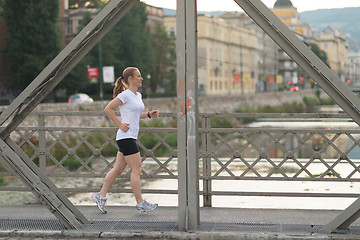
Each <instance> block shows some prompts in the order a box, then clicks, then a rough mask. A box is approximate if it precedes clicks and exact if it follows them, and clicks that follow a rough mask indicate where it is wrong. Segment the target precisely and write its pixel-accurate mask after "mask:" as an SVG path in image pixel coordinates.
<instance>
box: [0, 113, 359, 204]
mask: <svg viewBox="0 0 360 240" xmlns="http://www.w3.org/2000/svg"><path fill="white" fill-rule="evenodd" d="M29 118H30V119H29V120H25V121H24V123H23V124H22V126H19V127H18V128H17V129H16V131H14V132H13V133H12V134H11V138H12V139H13V140H14V141H15V142H16V143H17V144H18V145H19V146H20V147H21V148H22V149H23V150H24V151H25V152H26V153H27V155H28V156H29V157H30V158H31V159H32V160H33V161H34V162H35V163H36V164H37V165H38V166H39V167H40V169H42V171H44V172H45V173H46V174H47V175H48V176H49V177H51V178H52V179H55V180H57V181H56V182H58V183H59V188H60V189H61V190H62V191H64V192H65V193H80V192H94V191H97V190H98V188H99V186H97V185H96V186H95V185H91V184H88V185H85V186H84V185H79V186H76V184H75V182H76V181H77V180H79V179H83V180H82V181H88V182H91V181H89V180H90V179H92V178H103V177H105V175H106V173H107V172H108V171H109V170H110V169H111V167H112V166H113V164H114V161H115V155H116V151H117V145H116V142H115V134H116V129H115V128H114V127H109V126H111V123H110V121H109V120H106V117H105V116H104V114H103V113H102V112H42V113H33V114H32V115H31V116H29ZM199 119H200V121H199V134H200V136H199V141H200V142H199V148H200V149H199V164H200V165H199V169H200V173H199V178H200V180H201V181H202V190H201V191H200V192H199V194H200V195H202V196H203V205H204V206H211V205H212V197H213V196H289V197H358V194H356V193H346V192H341V193H333V192H318V193H316V192H303V191H302V192H295V191H291V192H275V191H256V190H255V191H244V190H235V189H234V190H231V191H226V190H223V189H216V188H214V187H213V183H214V182H215V181H222V182H226V181H248V180H249V181H287V182H289V183H290V182H294V181H304V182H308V181H310V182H324V181H326V182H347V183H349V182H360V169H359V168H360V165H359V164H360V148H359V146H360V143H359V142H360V130H359V129H358V126H357V125H356V124H355V123H354V122H353V121H351V120H350V119H349V118H348V117H347V115H345V114H277V113H276V114H275V113H274V114H265V113H261V114H250V113H237V114H235V113H234V114H200V118H199ZM152 121H155V122H152V123H153V124H152V125H153V126H157V127H147V126H148V125H149V124H150V122H145V121H144V122H143V127H142V128H141V130H140V134H139V138H138V144H139V148H140V151H141V156H142V161H143V172H142V178H144V179H151V180H158V181H161V180H166V179H177V177H178V176H177V147H176V146H177V143H176V138H177V137H176V136H177V135H176V134H177V129H176V114H174V113H166V114H161V115H160V118H159V119H158V120H152ZM92 125H96V126H98V127H93V126H92ZM318 125H321V127H318ZM324 126H325V129H324ZM11 175H13V173H11V172H7V171H6V169H5V166H3V168H2V171H1V172H0V178H1V177H6V176H11ZM129 176H130V170H126V173H124V174H122V175H120V176H119V178H120V179H122V180H123V181H127V180H128V179H129ZM64 178H67V179H69V178H71V179H74V186H61V179H64ZM0 191H29V189H27V188H25V187H10V186H2V187H0ZM110 191H111V192H123V193H130V192H131V189H130V188H126V187H123V188H112V189H111V190H110ZM143 192H144V193H152V194H177V190H176V189H143Z"/></svg>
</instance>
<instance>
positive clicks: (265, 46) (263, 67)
mask: <svg viewBox="0 0 360 240" xmlns="http://www.w3.org/2000/svg"><path fill="white" fill-rule="evenodd" d="M220 18H222V19H224V20H226V21H227V22H229V23H233V24H236V25H237V26H241V27H243V28H246V29H252V30H253V31H255V33H256V37H257V71H258V74H257V76H258V78H257V84H256V91H257V92H262V91H276V90H278V88H279V81H280V83H281V82H282V78H281V76H280V75H279V74H278V55H279V53H278V52H279V50H280V48H279V47H278V46H277V44H276V43H275V42H274V41H273V40H272V39H271V38H270V37H269V36H268V35H267V34H266V33H265V32H264V31H263V30H262V29H261V28H260V27H259V26H258V25H257V24H256V23H255V22H254V21H253V20H252V19H251V18H250V17H249V16H247V15H246V14H245V13H239V12H226V13H224V14H223V15H221V16H220ZM276 80H277V81H276Z"/></svg>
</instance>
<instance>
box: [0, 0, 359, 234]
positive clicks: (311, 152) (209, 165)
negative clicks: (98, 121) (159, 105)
mask: <svg viewBox="0 0 360 240" xmlns="http://www.w3.org/2000/svg"><path fill="white" fill-rule="evenodd" d="M235 2H236V3H237V4H238V5H239V6H241V7H242V8H243V9H244V11H245V12H246V13H247V14H248V15H249V16H250V17H251V18H252V19H253V20H254V21H255V22H256V23H257V24H258V25H259V26H260V27H262V28H263V29H264V31H265V32H266V33H267V34H268V35H269V36H270V37H271V38H273V40H274V41H275V42H276V43H277V44H278V45H280V46H281V47H282V48H283V49H284V50H285V51H286V52H287V54H288V55H289V56H290V57H292V58H293V59H294V60H295V61H296V62H297V63H298V64H299V66H300V67H301V68H303V69H304V70H305V71H306V72H307V73H308V74H309V75H310V76H311V77H312V78H313V79H314V80H316V82H317V83H318V84H319V86H321V87H322V89H323V90H324V91H325V92H326V93H327V94H328V95H329V96H330V97H332V98H333V99H334V100H335V102H336V103H337V104H338V105H339V106H340V107H341V108H342V109H343V110H344V112H345V113H346V116H342V118H344V117H345V118H346V117H347V118H350V119H351V120H352V121H353V122H355V123H356V124H360V115H359V109H360V102H359V99H358V98H357V97H356V96H355V95H354V94H353V93H352V91H351V90H350V89H349V88H348V87H347V86H346V85H345V84H344V83H343V82H341V81H340V79H339V78H338V77H337V76H336V75H335V74H334V73H333V72H332V71H331V70H330V69H329V68H328V67H327V66H326V65H325V64H324V63H323V62H321V60H319V59H318V58H317V57H316V56H315V54H314V53H312V52H311V50H310V49H309V48H308V47H307V46H305V44H304V43H303V42H301V40H300V39H298V38H297V37H296V36H295V35H294V34H293V33H292V32H291V31H290V30H289V29H288V28H287V27H286V26H285V25H284V24H283V23H282V22H281V21H280V20H279V19H278V18H277V17H276V16H275V15H273V14H272V13H271V11H270V10H269V9H268V8H267V7H266V6H265V5H264V4H262V2H261V1H250V0H235ZM136 3H137V1H136V0H129V1H122V0H112V1H111V2H109V4H108V5H107V6H106V7H105V8H104V9H103V10H102V11H101V12H100V13H99V14H98V15H97V16H96V17H95V18H94V19H93V20H92V21H91V22H90V23H89V24H88V25H87V26H86V27H85V28H84V30H83V31H82V32H80V33H79V34H78V35H77V37H76V38H74V40H73V41H72V42H71V43H69V44H68V45H67V46H66V47H65V48H64V50H63V51H62V52H61V53H60V54H59V55H58V56H57V57H56V58H55V59H54V60H53V61H52V62H51V63H50V64H49V65H48V66H47V67H46V68H45V69H44V70H43V72H41V73H40V74H39V76H38V77H37V78H35V79H34V81H33V82H32V83H31V84H30V85H29V86H28V87H27V88H26V89H25V90H24V91H23V92H22V93H21V94H20V95H19V96H18V98H17V99H15V100H14V102H12V104H11V105H9V107H8V108H7V109H6V110H5V111H3V112H2V114H1V115H0V122H1V127H2V128H1V132H0V137H1V139H0V146H1V160H2V161H1V164H2V165H3V167H4V168H5V169H6V171H7V172H8V173H11V174H13V175H16V176H17V177H19V179H20V180H21V181H22V182H23V183H24V185H25V186H26V187H27V190H31V191H32V192H33V193H34V195H35V196H36V197H37V198H38V199H39V201H40V203H41V204H43V205H44V206H46V207H47V208H48V209H49V210H50V212H51V213H53V215H54V216H55V217H56V219H57V220H58V221H59V222H60V223H61V225H62V226H63V227H64V228H66V229H76V230H79V231H80V230H81V229H86V226H89V225H92V226H94V222H91V220H89V219H88V218H87V217H86V216H85V215H84V214H83V213H82V212H81V211H79V209H78V208H77V207H76V206H74V205H73V204H72V203H71V202H70V201H69V199H68V198H67V197H66V196H65V195H64V194H63V192H62V190H61V188H59V187H58V186H56V185H55V184H54V183H53V181H51V180H50V177H75V176H77V175H78V174H80V173H81V174H80V176H81V177H84V176H83V174H82V172H81V171H83V170H84V171H86V172H88V173H90V176H91V177H102V176H103V174H104V172H105V171H107V170H108V169H109V168H110V167H111V162H110V163H109V162H108V161H107V160H106V159H105V157H104V156H103V155H102V150H103V149H104V148H105V147H106V145H107V144H111V145H114V143H113V142H112V138H113V136H108V135H107V134H106V131H109V130H112V131H114V129H103V128H95V130H91V129H88V132H87V133H85V132H83V131H85V130H83V129H79V128H71V127H70V128H69V127H67V128H66V129H57V128H56V127H55V128H52V127H46V121H44V119H45V117H46V116H45V115H47V114H48V113H40V114H39V119H40V120H39V125H38V126H37V127H34V128H32V127H30V126H25V128H26V129H21V127H20V125H21V123H22V122H23V121H24V120H25V119H26V118H27V117H28V116H30V115H31V113H32V111H33V110H34V108H35V107H36V106H37V105H38V104H39V103H40V102H41V101H42V99H43V98H44V97H45V96H46V95H47V94H48V93H49V92H50V91H51V90H52V89H53V88H54V87H55V86H56V85H57V84H58V83H59V82H60V81H61V80H62V79H63V77H64V76H65V75H66V74H67V73H68V72H69V71H70V70H71V69H72V68H73V67H74V66H75V65H76V63H77V62H78V61H80V59H81V58H82V57H83V56H84V55H85V54H86V53H87V52H88V51H89V50H90V49H91V48H92V47H93V46H95V44H96V43H97V42H98V41H99V40H100V39H101V38H102V37H103V36H104V35H105V34H106V33H107V32H108V31H109V29H111V27H112V26H114V24H116V22H118V21H119V20H120V19H121V17H122V16H123V15H124V14H126V12H127V11H128V10H129V9H131V7H132V6H133V5H134V4H136ZM177 9H178V14H177V31H178V34H177V36H178V37H177V58H178V62H177V79H178V112H177V113H176V114H175V116H176V123H177V124H176V131H175V130H174V129H172V130H170V129H168V130H167V131H168V132H165V133H164V132H163V133H161V131H163V130H161V129H157V128H155V129H152V130H151V131H150V132H149V134H152V135H154V136H155V138H156V139H158V143H157V144H155V146H152V147H151V148H146V147H145V145H143V144H140V147H141V149H142V150H143V151H144V152H143V154H144V158H143V160H144V161H145V159H150V160H151V159H152V161H154V164H157V165H158V166H156V165H155V173H156V174H158V173H160V172H165V175H164V174H158V175H159V176H160V178H164V179H167V178H171V179H176V180H177V182H178V189H177V190H166V191H160V192H161V193H164V194H165V193H169V191H170V193H172V194H177V196H178V211H177V212H178V220H177V228H178V230H180V231H187V232H194V231H195V232H196V231H198V229H199V228H198V227H199V226H201V223H202V222H201V214H200V200H199V196H200V195H201V196H202V197H203V205H204V207H211V205H212V198H213V196H214V195H221V194H223V195H244V196H246V195H249V194H250V195H256V196H286V195H289V196H293V197H299V196H302V194H299V193H294V192H290V193H283V192H279V193H272V192H268V191H266V192H254V193H246V192H242V191H235V192H234V191H221V190H214V189H213V182H214V181H215V180H219V181H223V180H230V179H235V180H242V181H245V180H250V179H251V180H259V179H260V180H264V181H270V180H271V181H289V182H296V181H307V180H310V181H319V182H322V181H325V182H327V181H329V182H332V181H335V182H349V181H350V182H356V179H357V175H358V173H359V169H358V163H357V162H356V160H353V159H352V158H350V157H349V156H350V153H353V151H354V149H356V148H357V147H358V144H359V143H358V139H357V137H356V135H357V134H358V132H356V129H355V130H354V131H355V132H352V130H350V129H348V130H346V131H344V130H341V129H338V130H333V129H329V130H326V131H324V130H317V131H315V129H311V131H310V132H306V130H300V129H294V130H286V129H275V130H271V129H269V128H265V129H264V130H259V129H257V130H254V129H249V128H241V127H240V128H239V127H238V126H241V125H235V127H232V128H226V129H223V128H219V129H217V128H215V129H212V128H211V120H210V119H211V117H215V118H216V117H217V118H218V117H228V116H227V115H224V116H219V115H217V114H212V113H210V114H204V115H201V114H199V112H198V106H197V104H198V103H197V62H196V59H197V56H196V53H197V41H196V1H195V0H194V1H178V2H177ZM99 26H100V28H98V27H99ZM82 114H84V113H82ZM86 114H89V113H86ZM86 114H84V115H85V116H86ZM50 115H51V114H50ZM95 115H96V114H95ZM169 116H172V117H175V116H174V115H172V114H169ZM279 116H280V117H286V116H283V114H280V115H279ZM324 116H325V118H331V117H332V116H334V115H318V116H315V115H311V117H312V118H314V117H315V118H319V117H324ZM163 117H165V116H163ZM230 117H232V118H240V116H230ZM243 117H244V118H252V117H259V116H251V115H245V116H243ZM266 117H272V116H266ZM300 117H301V118H302V119H304V118H306V117H309V116H308V115H301V116H300ZM336 117H338V116H336ZM234 121H235V120H234ZM199 122H201V128H200V127H199V126H198V123H199ZM235 122H237V120H236V121H235ZM240 123H241V121H239V124H240ZM57 131H62V133H61V134H60V135H58V133H57ZM144 131H146V129H144ZM202 131H203V132H202ZM304 131H305V132H304ZM24 132H25V133H24ZM70 132H71V133H72V134H74V136H76V139H77V140H74V141H75V142H76V144H75V145H74V146H71V147H69V145H68V144H67V143H65V141H66V140H67V139H73V136H71V135H70V136H68V135H67V133H70ZM94 132H96V133H97V134H100V135H101V136H102V137H103V139H105V143H103V144H100V145H99V146H92V145H89V144H88V143H89V141H88V140H87V139H88V138H89V137H90V136H92V135H93V134H94ZM160 133H161V134H160ZM175 133H176V134H177V136H176V139H177V143H176V145H177V148H176V150H174V148H173V147H172V146H171V145H170V144H169V142H168V139H170V138H171V136H172V134H175ZM142 134H144V135H143V136H141V137H144V136H145V135H146V134H147V132H146V133H142ZM28 136H30V138H29V137H28ZM32 136H33V137H32ZM64 136H66V138H65V139H63V137H64ZM259 136H261V137H259ZM340 136H345V138H348V141H347V142H348V143H349V142H352V144H348V145H346V144H343V143H338V144H339V145H337V144H336V143H335V142H336V141H337V140H339V139H342V138H340ZM49 138H50V139H49ZM289 139H290V140H289ZM314 139H315V140H314ZM33 141H34V142H33ZM309 141H315V143H313V145H310V143H309ZM340 142H341V141H340ZM140 143H141V142H140ZM230 143H233V144H235V145H231V144H230ZM219 144H220V145H219ZM289 144H290V145H289ZM323 144H325V145H323ZM59 145H60V146H62V147H63V148H64V150H65V152H64V155H60V156H58V157H54V156H53V153H51V150H52V148H54V147H55V146H59ZM81 145H86V147H87V150H88V151H89V152H91V154H92V155H91V157H90V158H87V159H86V160H85V161H83V160H82V157H81V156H79V154H78V153H77V150H78V149H79V147H80V146H81ZM160 145H163V146H164V149H165V150H168V151H165V152H170V156H167V158H166V157H165V159H163V158H160V157H158V156H157V153H156V152H154V151H153V150H156V149H157V147H158V146H160ZM288 145H289V146H288ZM25 146H26V147H28V146H30V152H26V151H25V149H22V148H25ZM49 146H50V148H49ZM324 146H326V147H324ZM344 147H345V149H344ZM31 148H32V149H33V150H31ZM329 148H331V149H332V150H331V151H330V152H331V153H332V154H333V155H331V153H329V154H330V155H329V156H328V155H325V154H328V151H327V149H329ZM215 150H216V151H215ZM220 150H222V151H224V153H222V154H224V155H222V154H220V153H217V151H220ZM56 152H57V151H56ZM307 154H308V155H307ZM200 157H201V158H200ZM303 157H305V159H302V158H303ZM69 158H72V159H75V161H78V162H79V163H80V168H78V169H77V170H76V171H75V173H71V172H70V173H68V172H66V168H65V167H64V165H63V164H65V161H67V160H68V159H69ZM95 160H100V161H102V162H100V163H101V164H103V165H104V166H105V168H104V169H103V171H102V172H98V173H97V172H94V170H92V168H91V167H90V166H89V165H90V162H91V161H95ZM171 161H176V162H177V167H176V171H177V174H175V173H173V172H172V171H171V170H169V168H168V164H169V163H170V162H171ZM48 162H50V163H51V164H54V166H55V167H54V168H55V169H56V170H58V169H60V170H59V171H60V172H58V171H55V172H53V173H52V174H49V173H47V165H48ZM200 163H201V164H200ZM262 164H264V165H266V166H267V168H268V169H270V171H269V172H266V171H265V172H262V171H260V170H258V169H257V168H256V167H255V166H261V165H262ZM285 164H292V165H291V167H293V168H294V169H295V171H294V172H291V174H289V173H288V172H287V171H286V170H285V169H284V168H283V166H285ZM316 164H320V165H321V167H322V168H324V172H320V173H317V174H314V173H313V172H312V170H310V168H309V167H310V166H314V165H316ZM343 164H345V165H347V167H348V169H347V172H346V173H345V174H344V173H339V170H338V168H341V167H340V166H343ZM214 165H215V166H218V167H219V168H218V169H217V170H216V168H215V170H216V172H215V173H213V167H214ZM239 166H241V167H239ZM232 167H234V168H235V169H237V170H239V171H240V172H235V173H234V169H233V168H232ZM79 169H80V170H79ZM200 170H201V171H200ZM150 172H151V170H150ZM201 172H202V175H201V174H200V173H201ZM304 174H305V175H304ZM143 175H144V177H150V176H152V175H151V174H149V173H148V172H143ZM329 176H331V177H329ZM199 180H202V182H203V187H202V190H200V187H199ZM223 186H224V185H223ZM12 190H15V189H12ZM20 190H21V189H20ZM68 190H69V191H77V190H74V189H68ZM91 190H93V189H87V191H91ZM124 190H125V191H126V189H124ZM144 193H154V192H153V191H150V190H148V192H146V191H145V192H144ZM309 196H311V197H333V196H335V197H355V198H356V197H358V195H357V194H356V193H349V194H348V193H340V194H335V195H333V193H314V194H311V193H309ZM359 209H360V200H359V199H357V200H355V201H354V202H353V203H352V204H351V205H350V206H349V207H347V208H346V209H345V210H344V211H342V212H341V213H340V214H339V215H338V216H337V217H335V218H334V219H329V223H327V224H326V225H324V226H321V227H320V230H319V231H314V230H312V231H311V234H312V233H314V232H316V233H319V234H333V233H336V232H339V231H340V232H341V231H342V232H343V231H350V232H351V233H354V232H356V230H352V229H351V227H350V225H351V224H353V223H354V222H355V221H356V220H357V218H358V217H359V216H360V215H359V214H360V212H359ZM311 226H312V225H311Z"/></svg>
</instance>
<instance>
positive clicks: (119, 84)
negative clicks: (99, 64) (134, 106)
mask: <svg viewBox="0 0 360 240" xmlns="http://www.w3.org/2000/svg"><path fill="white" fill-rule="evenodd" d="M126 89H127V85H126V83H125V82H124V80H123V77H119V78H118V79H117V80H116V82H115V87H114V90H113V98H116V97H117V95H119V93H121V92H122V91H125V90H126Z"/></svg>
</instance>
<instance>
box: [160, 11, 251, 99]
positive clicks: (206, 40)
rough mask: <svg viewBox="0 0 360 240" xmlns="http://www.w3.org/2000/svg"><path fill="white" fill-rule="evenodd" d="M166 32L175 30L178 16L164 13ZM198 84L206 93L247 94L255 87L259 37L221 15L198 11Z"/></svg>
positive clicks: (171, 33)
mask: <svg viewBox="0 0 360 240" xmlns="http://www.w3.org/2000/svg"><path fill="white" fill-rule="evenodd" d="M164 25H165V28H166V30H167V32H168V33H169V34H170V35H172V36H174V35H175V34H176V17H173V16H171V17H165V19H164ZM197 37H198V84H199V93H200V94H206V95H228V94H244V93H253V92H255V91H256V83H257V79H258V62H257V60H258V59H257V37H256V32H255V31H253V30H251V29H246V28H242V27H240V26H237V25H236V24H234V23H229V22H227V21H225V20H224V19H221V18H216V17H212V16H209V15H206V14H205V15H204V14H203V15H198V36H197Z"/></svg>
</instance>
